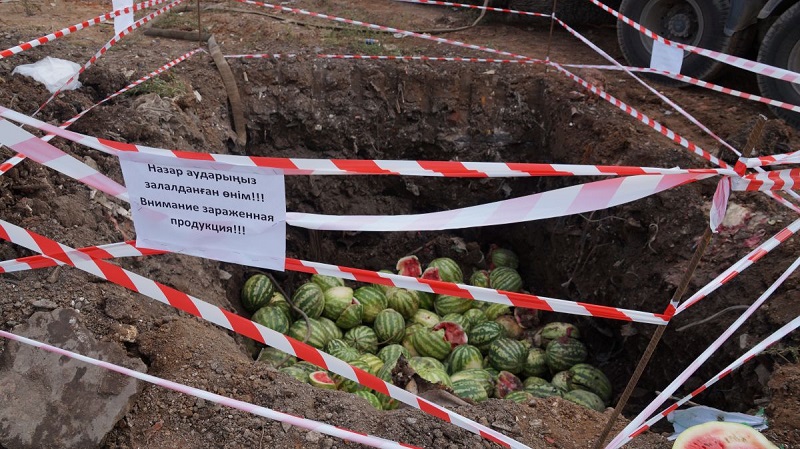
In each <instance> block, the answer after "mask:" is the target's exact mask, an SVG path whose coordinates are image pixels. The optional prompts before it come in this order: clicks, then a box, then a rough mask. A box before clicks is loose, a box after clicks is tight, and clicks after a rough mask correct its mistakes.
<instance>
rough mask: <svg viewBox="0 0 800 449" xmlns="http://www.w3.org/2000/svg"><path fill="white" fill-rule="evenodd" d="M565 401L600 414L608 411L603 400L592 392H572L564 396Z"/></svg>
mask: <svg viewBox="0 0 800 449" xmlns="http://www.w3.org/2000/svg"><path fill="white" fill-rule="evenodd" d="M564 399H566V400H568V401H572V402H574V403H576V404H579V405H582V406H584V407H586V408H590V409H592V410H597V411H598V412H602V411H603V410H605V409H606V406H605V404H604V403H603V400H602V399H600V396H597V395H596V394H594V393H592V392H591V391H585V390H572V391H570V392H567V393H566V394H564Z"/></svg>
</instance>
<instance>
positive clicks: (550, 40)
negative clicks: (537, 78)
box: [544, 0, 558, 73]
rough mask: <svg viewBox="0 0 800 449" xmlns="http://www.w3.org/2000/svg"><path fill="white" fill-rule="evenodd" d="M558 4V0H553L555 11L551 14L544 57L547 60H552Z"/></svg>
mask: <svg viewBox="0 0 800 449" xmlns="http://www.w3.org/2000/svg"><path fill="white" fill-rule="evenodd" d="M557 6H558V0H553V12H552V15H551V16H550V36H549V37H548V38H547V54H546V56H545V58H544V60H545V61H546V62H550V46H551V45H552V43H553V30H554V29H555V26H556V7H557ZM547 70H548V65H547V64H545V65H544V73H547Z"/></svg>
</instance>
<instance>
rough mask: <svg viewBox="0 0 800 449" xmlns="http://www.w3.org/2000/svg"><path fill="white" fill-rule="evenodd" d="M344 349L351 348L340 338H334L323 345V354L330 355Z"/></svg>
mask: <svg viewBox="0 0 800 449" xmlns="http://www.w3.org/2000/svg"><path fill="white" fill-rule="evenodd" d="M344 348H352V346H350V343H348V342H346V341H344V340H342V339H341V338H334V339H332V340H330V341H329V342H328V344H326V345H325V352H328V353H330V352H333V351H337V350H340V349H344Z"/></svg>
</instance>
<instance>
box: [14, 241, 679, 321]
mask: <svg viewBox="0 0 800 449" xmlns="http://www.w3.org/2000/svg"><path fill="white" fill-rule="evenodd" d="M75 251H77V252H80V253H83V254H86V255H88V256H89V257H91V258H93V259H114V258H117V257H136V256H147V255H154V254H166V253H167V251H161V250H154V249H145V248H139V247H137V246H136V245H135V243H134V242H133V241H129V242H120V243H112V244H108V245H100V246H89V247H86V248H78V249H76V250H75ZM66 256H68V257H70V256H71V253H69V252H68V253H66ZM61 264H63V263H62V262H60V261H59V260H57V259H54V258H51V257H47V256H43V255H37V256H28V257H21V258H18V259H13V260H6V261H2V262H0V273H10V272H14V271H23V270H30V269H38V268H47V267H53V266H56V265H61ZM285 269H286V270H287V271H298V272H302V273H308V274H324V275H327V276H334V277H338V278H342V279H347V280H351V281H356V282H366V283H371V284H381V285H388V286H392V287H399V288H407V289H411V290H417V291H423V292H428V293H436V294H442V295H449V296H458V297H461V298H467V299H473V300H480V301H487V302H492V303H497V304H505V305H509V306H514V307H523V308H529V309H537V310H544V311H548V312H560V313H567V314H570V315H581V316H593V317H596V318H608V319H615V320H622V321H633V322H637V323H648V324H657V325H665V324H666V323H667V320H665V319H664V315H661V314H655V313H650V312H640V311H637V310H628V309H622V308H618V307H610V306H601V305H597V304H589V303H584V302H576V301H567V300H563V299H555V298H548V297H544V296H537V295H531V294H524V293H513V292H506V291H502V290H494V289H491V288H483V287H475V286H472V285H464V284H454V283H450V282H444V281H434V280H430V279H421V278H415V277H410V276H402V275H399V274H391V273H381V272H377V271H371V270H363V269H358V268H351V267H345V266H338V265H329V264H324V263H318V262H309V261H305V260H299V259H291V258H287V259H286V263H285Z"/></svg>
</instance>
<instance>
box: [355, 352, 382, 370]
mask: <svg viewBox="0 0 800 449" xmlns="http://www.w3.org/2000/svg"><path fill="white" fill-rule="evenodd" d="M356 360H360V361H362V362H364V363H366V364H367V366H369V369H368V370H367V371H369V373H370V374H373V375H374V374H376V373H377V372H378V370H380V369H381V367H383V365H384V363H383V360H381V358H380V357H378V356H377V355H375V354H370V353H366V354H361V356H359V357H358V359H356Z"/></svg>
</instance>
